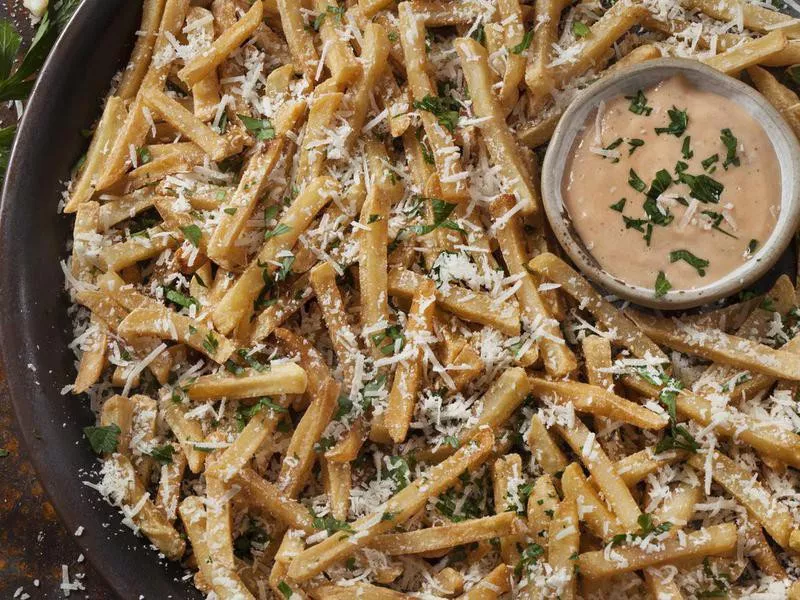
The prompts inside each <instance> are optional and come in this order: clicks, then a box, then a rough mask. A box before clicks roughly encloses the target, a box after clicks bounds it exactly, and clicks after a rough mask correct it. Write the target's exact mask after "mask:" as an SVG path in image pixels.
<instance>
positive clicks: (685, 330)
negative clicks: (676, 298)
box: [628, 312, 800, 381]
mask: <svg viewBox="0 0 800 600" xmlns="http://www.w3.org/2000/svg"><path fill="white" fill-rule="evenodd" d="M628 315H629V316H631V317H632V318H633V319H634V321H635V322H636V324H637V325H639V327H640V328H641V329H642V331H644V332H645V334H646V335H648V336H649V337H650V338H652V339H654V340H655V341H657V342H658V343H660V344H664V345H665V346H669V347H670V348H673V349H674V350H679V351H681V352H687V353H689V354H694V355H697V356H701V357H703V358H706V359H709V360H713V361H715V362H720V363H723V364H727V365H733V366H735V367H739V368H741V369H747V370H751V371H755V372H757V373H763V374H764V375H770V376H772V377H777V378H781V379H791V380H793V381H797V380H800V356H797V355H795V354H791V353H789V352H785V351H782V350H775V349H773V348H770V347H769V346H765V345H764V344H759V343H758V342H753V341H751V340H748V339H745V338H741V337H737V336H733V335H730V334H727V333H725V332H723V331H719V330H718V329H702V328H698V327H695V326H692V325H683V324H678V323H677V322H675V321H672V320H668V319H657V318H655V317H651V316H649V315H645V314H643V313H635V314H634V313H633V312H628Z"/></svg>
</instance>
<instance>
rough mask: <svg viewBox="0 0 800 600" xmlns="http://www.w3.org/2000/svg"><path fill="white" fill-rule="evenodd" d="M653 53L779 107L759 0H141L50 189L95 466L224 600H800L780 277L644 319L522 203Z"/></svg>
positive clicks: (794, 28)
mask: <svg viewBox="0 0 800 600" xmlns="http://www.w3.org/2000/svg"><path fill="white" fill-rule="evenodd" d="M662 55H664V56H665V55H676V56H687V57H692V58H695V59H697V60H702V61H704V62H705V63H707V64H709V65H711V66H712V67H714V68H717V69H719V70H721V71H724V72H725V73H728V74H730V75H732V76H736V77H741V78H743V79H744V80H746V81H749V82H751V83H752V84H753V85H754V86H755V87H756V88H758V89H759V90H760V91H761V92H762V93H764V94H765V95H766V96H767V98H768V99H769V100H770V101H771V102H772V103H773V104H774V105H775V107H776V108H777V109H778V110H779V111H780V112H781V114H783V115H784V117H785V118H786V119H787V120H788V121H789V122H790V123H791V125H792V127H793V128H794V130H795V131H796V132H797V133H798V134H800V103H798V97H797V95H796V94H795V93H794V91H792V90H791V89H790V87H787V86H786V85H784V83H785V82H786V81H788V79H787V78H789V77H790V76H791V75H792V74H793V71H792V69H791V67H792V65H794V64H795V63H798V62H800V21H798V20H796V19H794V18H792V17H790V16H787V15H785V14H782V13H780V12H778V11H775V10H772V9H771V8H769V7H767V6H766V5H765V4H764V3H761V2H758V3H756V2H753V3H749V2H744V1H743V0H682V1H681V2H677V1H670V0H659V1H658V2H656V1H651V0H648V1H646V2H636V1H631V0H618V1H617V2H605V0H603V1H601V2H595V1H580V2H578V3H577V4H574V5H573V4H572V3H570V2H566V1H564V0H537V1H536V3H535V4H533V3H531V4H521V3H520V2H519V1H518V0H498V1H497V2H485V1H482V0H452V1H444V0H410V1H404V2H400V3H399V4H396V3H394V2H391V1H390V0H358V2H355V1H353V0H351V1H349V2H348V3H347V4H330V3H329V2H328V0H313V1H311V0H310V1H308V2H306V3H300V2H297V1H295V0H264V1H263V2H262V0H255V1H254V0H211V1H204V0H144V8H143V18H142V24H141V27H140V31H139V32H138V33H137V37H136V42H135V46H134V50H133V53H132V55H131V58H130V62H129V64H128V65H127V66H126V67H125V68H124V70H123V71H122V72H121V74H120V76H119V77H118V78H117V79H115V81H114V82H113V88H112V92H111V94H110V96H109V97H108V99H107V100H106V102H105V106H104V110H103V113H102V117H101V118H100V119H99V121H98V122H97V124H96V125H95V128H94V133H93V137H92V141H91V145H90V146H89V149H88V152H87V154H86V155H85V157H84V158H83V159H82V160H81V163H80V165H79V166H78V167H77V168H76V173H75V175H74V178H73V180H72V182H71V184H70V187H69V190H68V193H67V194H66V195H65V201H64V204H63V210H64V212H66V213H74V215H75V225H74V233H73V238H72V246H71V256H70V257H69V259H68V260H67V261H65V263H64V270H65V275H66V279H67V287H68V289H69V291H70V294H71V297H72V299H73V300H74V302H75V303H76V305H77V306H76V307H75V308H74V309H73V312H72V314H73V315H74V322H75V336H76V337H75V342H74V343H73V344H72V348H73V349H74V350H75V352H76V355H77V356H78V359H79V360H78V363H77V366H78V374H77V377H76V379H75V382H74V384H73V385H72V386H71V387H70V389H71V391H72V392H73V393H75V394H85V395H86V396H87V397H88V399H89V400H90V401H91V403H92V405H93V407H94V408H95V409H96V410H97V411H98V415H99V417H98V424H97V426H95V427H90V428H87V437H88V438H89V441H90V443H91V444H92V446H93V448H94V449H95V450H96V451H97V452H98V453H100V454H102V455H103V457H102V458H103V462H102V467H101V469H100V478H99V479H98V480H97V481H96V482H95V483H93V484H92V485H94V486H95V487H97V488H98V489H99V490H100V491H101V492H102V493H103V494H105V495H106V496H107V497H108V499H109V501H111V502H113V503H114V504H116V505H117V506H118V507H119V508H120V510H121V512H122V513H123V515H124V517H125V518H124V522H125V523H126V524H127V525H129V526H130V527H132V528H133V529H134V530H136V531H137V532H140V533H141V534H143V535H144V536H146V537H147V538H148V539H149V541H150V542H151V543H152V544H153V545H154V546H155V547H156V548H157V549H158V551H159V552H161V553H162V554H163V555H164V556H166V557H167V558H169V559H171V560H178V561H182V564H183V565H184V566H185V567H186V568H187V569H189V570H190V572H192V573H193V577H194V583H195V585H196V587H197V588H198V589H199V590H201V591H202V592H204V593H207V594H209V597H212V596H211V594H213V597H215V598H219V599H226V600H227V599H230V600H233V599H236V600H241V599H252V598H258V599H259V600H262V599H265V598H271V597H274V598H279V599H291V600H299V599H303V598H315V599H338V598H342V599H344V598H367V599H391V600H394V599H402V598H465V599H470V600H477V599H481V600H484V599H495V598H526V599H538V598H561V599H567V600H568V599H570V598H577V597H583V598H644V597H650V598H655V599H658V600H664V599H667V598H669V599H678V598H701V597H702V598H708V597H732V598H735V597H743V598H744V597H748V598H749V597H759V598H767V597H769V598H787V597H791V598H800V585H798V584H795V583H794V581H795V579H797V578H798V576H800V562H798V558H797V554H796V553H797V552H800V494H798V475H797V469H800V435H798V433H797V432H798V430H800V414H799V412H798V410H797V393H798V382H799V381H800V343H798V341H799V340H800V338H798V337H795V334H796V333H797V331H798V328H799V327H800V312H798V310H799V309H798V298H797V291H796V289H795V287H794V285H793V283H792V282H791V281H790V279H789V278H788V277H786V276H783V277H781V278H780V279H778V280H777V282H776V283H775V285H774V287H773V288H772V289H771V291H770V292H769V293H767V294H766V295H763V296H757V295H752V294H750V295H747V296H743V297H742V298H739V299H734V300H733V301H731V302H730V303H729V304H727V305H725V306H715V307H707V308H706V309H704V310H702V311H700V312H699V313H695V314H690V315H682V316H679V317H674V316H673V317H662V316H654V315H653V314H651V313H645V312H640V311H636V310H634V309H633V308H632V307H629V306H624V305H623V306H621V305H620V303H619V302H617V301H615V299H613V298H608V297H604V296H603V295H602V293H601V292H599V291H597V290H596V289H594V288H593V287H592V286H591V285H590V284H589V283H588V282H587V281H586V280H585V279H583V277H582V276H581V275H580V274H578V273H577V272H576V271H575V270H574V269H573V268H572V267H571V266H570V265H569V264H567V263H566V262H565V261H563V260H562V259H561V258H559V257H558V256H557V254H556V253H557V248H556V247H555V246H554V244H553V242H552V239H551V236H550V234H549V232H548V229H547V225H546V223H545V222H544V221H543V211H542V207H541V201H540V190H539V187H538V186H539V184H538V172H537V164H538V160H539V156H538V155H537V154H536V153H535V152H533V150H534V149H536V148H537V147H540V146H544V145H545V144H546V143H547V141H548V140H549V138H550V136H551V134H552V132H553V129H554V127H555V125H556V124H557V122H558V120H559V118H560V115H561V114H562V112H563V110H564V108H565V107H566V106H567V105H568V104H569V101H570V99H571V98H572V96H573V95H574V93H575V91H576V90H578V89H580V88H582V87H585V86H586V85H588V84H589V83H591V82H592V81H594V80H596V79H598V78H601V77H603V76H604V75H606V74H608V73H611V72H613V71H616V70H619V69H622V68H625V66H627V65H632V64H635V63H638V62H642V61H646V60H650V59H653V58H655V57H659V56H662ZM781 67H789V69H787V70H785V72H784V70H783V69H780V68H781ZM776 68H777V70H776ZM132 568H135V565H134V566H132ZM759 594H760V595H759ZM769 594H772V595H769Z"/></svg>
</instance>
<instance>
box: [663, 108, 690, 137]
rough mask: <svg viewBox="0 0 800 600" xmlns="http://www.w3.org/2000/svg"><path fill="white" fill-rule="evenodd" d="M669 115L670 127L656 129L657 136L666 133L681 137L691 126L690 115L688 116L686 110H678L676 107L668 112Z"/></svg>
mask: <svg viewBox="0 0 800 600" xmlns="http://www.w3.org/2000/svg"><path fill="white" fill-rule="evenodd" d="M667 115H668V116H669V125H668V126H667V127H656V134H657V135H661V134H662V133H666V134H669V135H674V136H675V137H681V136H682V135H683V133H684V132H685V131H686V128H687V127H688V126H689V115H687V114H686V111H685V110H678V108H677V107H675V106H673V107H672V108H671V109H669V110H668V111H667Z"/></svg>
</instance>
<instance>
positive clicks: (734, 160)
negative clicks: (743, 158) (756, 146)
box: [719, 128, 741, 170]
mask: <svg viewBox="0 0 800 600" xmlns="http://www.w3.org/2000/svg"><path fill="white" fill-rule="evenodd" d="M719 139H720V140H721V141H722V143H723V144H724V145H725V161H724V162H723V163H722V166H723V167H724V168H725V170H727V169H728V166H729V165H733V166H734V167H738V166H739V165H740V164H741V162H740V161H739V157H738V156H737V155H736V146H737V144H738V143H739V140H737V139H736V137H735V136H734V135H733V133H731V130H730V129H728V128H725V129H723V130H722V131H720V136H719Z"/></svg>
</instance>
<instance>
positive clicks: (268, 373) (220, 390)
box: [187, 362, 308, 400]
mask: <svg viewBox="0 0 800 600" xmlns="http://www.w3.org/2000/svg"><path fill="white" fill-rule="evenodd" d="M307 382H308V376H307V375H306V372H305V370H303V368H302V367H300V366H298V365H297V364H295V363H293V362H286V363H280V364H276V365H270V367H269V368H268V369H266V370H264V371H261V372H259V371H256V370H255V369H244V370H243V371H242V373H241V375H231V374H229V373H218V374H214V375H203V376H202V377H198V378H197V379H196V380H195V381H194V383H192V384H191V386H190V387H189V389H188V392H187V395H188V396H189V399H191V400H210V399H215V398H228V399H229V400H235V399H241V398H257V397H259V396H274V395H277V394H302V393H303V392H305V391H306V385H307Z"/></svg>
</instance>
